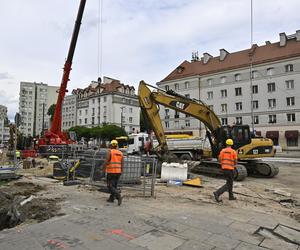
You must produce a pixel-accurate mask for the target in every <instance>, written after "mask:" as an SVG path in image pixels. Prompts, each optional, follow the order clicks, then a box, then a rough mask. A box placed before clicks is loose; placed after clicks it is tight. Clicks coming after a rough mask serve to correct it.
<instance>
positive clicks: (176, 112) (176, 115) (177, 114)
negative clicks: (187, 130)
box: [174, 110, 179, 118]
mask: <svg viewBox="0 0 300 250" xmlns="http://www.w3.org/2000/svg"><path fill="white" fill-rule="evenodd" d="M174 118H179V112H178V111H177V110H175V115H174Z"/></svg>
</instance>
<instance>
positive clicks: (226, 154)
mask: <svg viewBox="0 0 300 250" xmlns="http://www.w3.org/2000/svg"><path fill="white" fill-rule="evenodd" d="M219 160H220V162H221V167H222V169H227V170H234V167H235V164H236V162H237V153H236V151H235V150H234V149H232V148H223V149H222V150H221V152H220V155H219Z"/></svg>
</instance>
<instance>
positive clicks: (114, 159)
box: [106, 149, 123, 174]
mask: <svg viewBox="0 0 300 250" xmlns="http://www.w3.org/2000/svg"><path fill="white" fill-rule="evenodd" d="M122 159H123V153H122V152H121V151H120V150H117V149H111V150H110V161H109V162H108V163H107V166H106V173H110V174H121V173H122V170H121V167H122Z"/></svg>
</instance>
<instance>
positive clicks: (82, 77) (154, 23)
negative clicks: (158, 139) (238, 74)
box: [0, 0, 300, 119]
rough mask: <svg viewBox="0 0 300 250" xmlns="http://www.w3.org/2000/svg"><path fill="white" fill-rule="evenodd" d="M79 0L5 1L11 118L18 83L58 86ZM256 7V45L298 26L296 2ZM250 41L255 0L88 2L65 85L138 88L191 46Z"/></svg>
mask: <svg viewBox="0 0 300 250" xmlns="http://www.w3.org/2000/svg"><path fill="white" fill-rule="evenodd" d="M79 2H80V1H79V0H42V1H41V0H0V4H1V5H0V6H1V8H0V32H1V36H0V104H3V105H6V106H7V107H8V113H9V118H10V119H12V117H13V116H14V114H15V112H16V111H17V110H18V98H19V88H20V81H32V82H33V81H35V82H44V83H47V84H49V85H59V83H60V81H61V76H62V68H63V65H64V60H65V58H66V56H67V51H68V47H69V43H70V39H71V35H72V31H73V26H74V22H75V17H76V14H77V10H78V6H79ZM99 6H102V18H101V19H102V24H101V25H99V22H98V20H99V17H100V15H99V10H101V8H100V7H99ZM253 6H254V18H253V20H254V43H257V44H259V45H261V44H263V43H264V42H265V41H266V40H270V41H271V42H276V41H278V40H279V36H278V34H279V33H280V32H286V33H287V34H292V33H295V31H296V30H297V29H300V16H299V10H300V1H299V0H285V1H282V0H253ZM101 28H102V39H98V37H99V36H98V34H101ZM101 44H102V45H101ZM101 47H102V56H99V57H98V51H100V50H101V49H100V48H101ZM249 47H250V0H226V1H224V0H87V3H86V9H85V12H84V14H83V21H82V26H81V30H80V34H79V39H78V43H77V47H76V50H75V55H74V59H73V70H72V71H71V75H70V79H71V81H70V82H69V87H68V89H69V90H72V89H74V88H77V87H79V88H83V87H86V86H87V85H88V84H89V83H90V82H91V81H92V80H96V79H97V78H98V74H99V75H100V76H103V75H104V76H109V77H112V78H116V79H119V80H121V82H123V83H126V84H130V85H134V86H135V87H136V88H137V85H138V82H139V81H140V80H142V79H143V80H145V81H146V82H148V83H152V84H155V83H156V82H158V81H160V80H161V79H163V78H164V77H166V76H167V75H168V74H169V73H170V72H171V71H172V70H173V69H174V68H175V67H177V66H178V65H179V64H180V63H181V62H182V61H184V60H190V59H191V54H192V52H193V51H199V55H202V54H203V53H204V52H208V53H210V54H211V55H213V56H217V55H218V53H219V49H220V48H225V49H226V50H228V51H229V52H234V51H238V50H241V49H246V48H249ZM101 60H102V67H100V66H99V67H98V65H101V64H100V63H98V62H99V61H101Z"/></svg>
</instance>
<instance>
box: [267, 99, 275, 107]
mask: <svg viewBox="0 0 300 250" xmlns="http://www.w3.org/2000/svg"><path fill="white" fill-rule="evenodd" d="M268 104H269V108H275V107H276V99H268Z"/></svg>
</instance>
